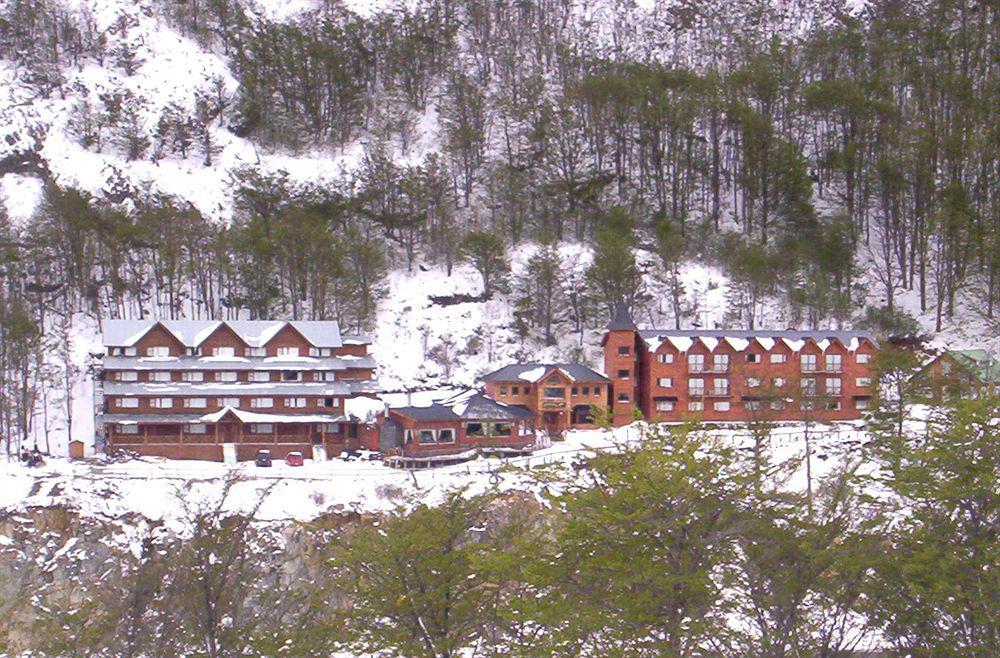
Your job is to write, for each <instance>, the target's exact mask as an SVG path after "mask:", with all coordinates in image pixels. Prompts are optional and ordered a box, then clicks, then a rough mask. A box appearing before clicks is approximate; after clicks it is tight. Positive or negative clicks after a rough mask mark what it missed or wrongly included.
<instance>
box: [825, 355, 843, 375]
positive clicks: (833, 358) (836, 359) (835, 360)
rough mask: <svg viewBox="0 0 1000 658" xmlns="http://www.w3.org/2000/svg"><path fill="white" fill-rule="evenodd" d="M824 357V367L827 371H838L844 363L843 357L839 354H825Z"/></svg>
mask: <svg viewBox="0 0 1000 658" xmlns="http://www.w3.org/2000/svg"><path fill="white" fill-rule="evenodd" d="M824 358H825V359H826V369H827V371H829V372H840V369H841V368H842V367H843V365H844V357H843V356H841V355H840V354H827V355H826V356H825V357H824Z"/></svg>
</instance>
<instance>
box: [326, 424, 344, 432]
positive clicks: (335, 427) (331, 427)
mask: <svg viewBox="0 0 1000 658" xmlns="http://www.w3.org/2000/svg"><path fill="white" fill-rule="evenodd" d="M323 431H324V432H332V433H333V434H337V433H339V432H340V423H323Z"/></svg>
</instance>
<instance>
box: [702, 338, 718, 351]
mask: <svg viewBox="0 0 1000 658" xmlns="http://www.w3.org/2000/svg"><path fill="white" fill-rule="evenodd" d="M700 338H701V342H703V343H705V347H707V348H708V349H709V350H710V351H714V350H715V348H716V347H717V346H718V345H719V339H718V338H716V337H715V336H700Z"/></svg>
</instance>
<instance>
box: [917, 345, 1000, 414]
mask: <svg viewBox="0 0 1000 658" xmlns="http://www.w3.org/2000/svg"><path fill="white" fill-rule="evenodd" d="M911 382H912V383H913V385H914V387H915V388H916V390H917V392H918V393H919V394H921V395H923V396H924V397H926V398H928V399H930V400H933V401H935V402H941V401H942V400H948V399H952V398H975V397H980V396H985V395H1000V361H998V360H997V359H995V358H994V357H993V356H992V355H991V354H990V353H989V352H987V351H986V350H981V349H979V350H946V351H944V352H941V353H940V354H938V355H937V356H935V357H934V358H933V359H931V360H930V361H929V362H928V363H927V364H925V365H924V367H923V368H921V369H920V371H919V372H917V373H916V374H915V375H914V376H913V377H912V379H911Z"/></svg>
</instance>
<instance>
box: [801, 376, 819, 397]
mask: <svg viewBox="0 0 1000 658" xmlns="http://www.w3.org/2000/svg"><path fill="white" fill-rule="evenodd" d="M801 384H802V395H816V380H815V379H813V378H811V377H808V378H806V379H803V380H802V382H801Z"/></svg>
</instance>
